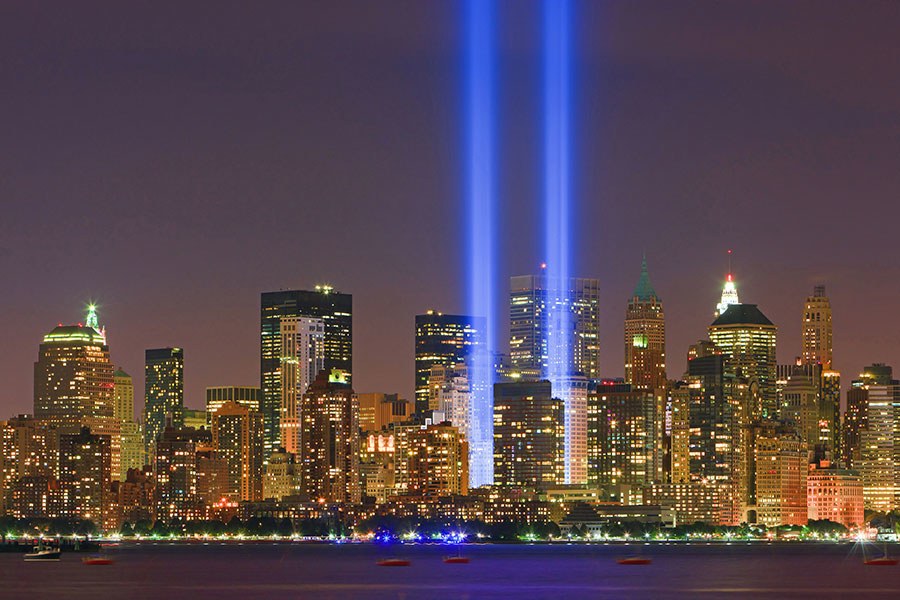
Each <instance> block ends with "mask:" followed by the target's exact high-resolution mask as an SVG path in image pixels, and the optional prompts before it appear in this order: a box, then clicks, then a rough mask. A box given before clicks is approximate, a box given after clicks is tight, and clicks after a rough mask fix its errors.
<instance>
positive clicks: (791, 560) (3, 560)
mask: <svg viewBox="0 0 900 600" xmlns="http://www.w3.org/2000/svg"><path fill="white" fill-rule="evenodd" d="M462 551H463V554H464V555H466V556H469V557H471V559H472V562H471V563H470V564H466V565H447V564H444V563H443V562H442V561H441V557H442V556H444V555H446V554H448V553H452V552H453V550H452V549H450V550H448V548H447V547H446V546H436V545H435V546H431V545H418V546H412V545H410V546H405V545H404V546H392V547H391V548H390V549H389V550H388V549H385V548H384V547H380V546H373V545H370V544H305V545H304V544H273V543H245V544H236V543H229V544H221V543H218V542H212V543H210V544H208V545H203V544H191V545H187V544H183V545H173V544H167V543H142V544H127V545H123V546H120V547H119V548H116V549H114V550H112V551H111V552H110V554H111V555H112V556H113V557H114V558H116V564H114V565H112V566H108V567H103V566H98V567H89V566H84V565H82V564H81V555H78V554H73V553H69V554H64V555H63V560H62V561H60V562H59V563H47V564H43V563H24V562H23V561H22V557H21V555H16V554H0V598H4V599H7V598H10V599H12V598H75V599H78V598H91V599H93V600H101V599H103V600H105V599H110V598H128V599H129V600H139V599H143V598H154V599H160V598H161V599H163V600H173V599H177V598H192V599H198V598H217V599H229V598H316V599H327V598H401V599H414V598H428V599H443V598H448V599H449V598H453V599H480V598H553V599H554V600H561V599H563V598H565V599H566V600H569V599H572V598H654V599H655V598H681V597H687V598H720V597H729V598H733V597H735V595H737V596H742V597H745V598H785V597H791V598H826V597H827V598H841V597H884V598H896V597H900V566H896V567H870V566H865V565H863V564H862V553H861V550H860V548H859V546H858V545H855V544H850V543H844V544H824V543H823V544H800V543H795V544H765V543H754V544H750V545H748V544H745V543H733V544H730V545H724V544H713V545H705V544H694V545H684V544H680V545H676V544H672V545H661V544H659V545H646V546H636V545H631V546H624V545H603V544H597V545H553V546H548V545H524V544H522V545H477V546H474V545H469V546H464V547H463V549H462ZM636 551H639V552H640V553H642V554H645V555H648V556H650V557H652V558H653V564H651V565H648V566H622V565H618V564H616V562H615V558H616V557H619V556H625V555H630V554H633V553H635V552H636ZM889 552H890V553H891V554H892V555H897V554H900V547H896V546H895V547H892V548H890V549H889ZM872 553H880V552H878V551H876V550H875V549H872V550H870V554H872ZM388 556H398V557H402V558H407V559H409V560H411V561H412V565H411V566H409V567H397V568H386V567H379V566H376V565H375V561H376V560H378V559H379V558H385V557H388Z"/></svg>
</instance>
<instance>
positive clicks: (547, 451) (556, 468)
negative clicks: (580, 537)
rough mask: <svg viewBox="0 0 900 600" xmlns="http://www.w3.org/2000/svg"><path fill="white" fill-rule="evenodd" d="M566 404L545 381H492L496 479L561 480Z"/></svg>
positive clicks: (517, 482)
mask: <svg viewBox="0 0 900 600" xmlns="http://www.w3.org/2000/svg"><path fill="white" fill-rule="evenodd" d="M564 410H565V408H564V405H563V401H562V400H560V399H559V398H554V397H553V395H552V393H551V387H550V382H549V381H546V380H544V381H524V382H517V383H496V384H494V482H495V484H496V485H501V486H508V487H518V488H526V489H542V488H547V487H553V486H556V485H559V484H562V483H565V428H564Z"/></svg>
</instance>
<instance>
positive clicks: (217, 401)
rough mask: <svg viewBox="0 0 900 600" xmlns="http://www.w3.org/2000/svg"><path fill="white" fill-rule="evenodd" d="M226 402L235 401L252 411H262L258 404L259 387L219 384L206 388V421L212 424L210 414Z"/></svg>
mask: <svg viewBox="0 0 900 600" xmlns="http://www.w3.org/2000/svg"><path fill="white" fill-rule="evenodd" d="M226 402H236V403H238V404H240V405H241V406H246V407H247V408H249V409H250V410H252V411H253V412H262V411H261V408H260V405H259V388H258V387H254V386H250V385H220V386H216V387H208V388H206V423H207V425H211V424H212V415H213V413H215V412H216V410H218V408H219V407H220V406H222V405H223V404H225V403H226Z"/></svg>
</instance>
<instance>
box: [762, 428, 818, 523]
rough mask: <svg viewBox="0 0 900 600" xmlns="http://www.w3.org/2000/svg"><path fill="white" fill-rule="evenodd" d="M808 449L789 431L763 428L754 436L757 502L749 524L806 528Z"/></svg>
mask: <svg viewBox="0 0 900 600" xmlns="http://www.w3.org/2000/svg"><path fill="white" fill-rule="evenodd" d="M807 450H808V449H807V446H806V442H805V441H804V440H803V439H802V437H801V436H800V435H799V434H798V433H796V431H794V430H793V429H791V428H785V427H781V426H776V425H766V426H764V427H762V428H760V430H759V432H758V433H757V434H756V436H755V446H754V452H755V455H756V456H755V483H756V485H755V490H756V498H755V500H756V502H755V504H753V505H751V506H750V507H749V508H748V512H749V514H748V519H747V520H748V521H749V522H751V523H761V524H763V525H766V526H768V527H774V526H777V525H806V522H807V519H808V517H807V505H806V493H807V481H806V478H807V472H808V470H809V469H808V464H809V461H808V459H807V456H808V455H807Z"/></svg>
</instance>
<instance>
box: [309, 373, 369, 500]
mask: <svg viewBox="0 0 900 600" xmlns="http://www.w3.org/2000/svg"><path fill="white" fill-rule="evenodd" d="M300 417H301V427H300V431H301V439H300V454H299V456H298V458H299V461H300V472H301V486H302V487H301V489H302V491H303V493H305V494H307V495H309V497H310V498H314V499H320V498H321V499H324V501H325V502H351V503H355V502H359V501H360V497H361V493H360V479H359V402H358V399H357V397H356V394H354V393H353V389H352V388H351V387H350V383H349V382H348V381H347V380H346V379H345V378H344V377H343V374H342V373H341V372H340V371H338V370H336V369H335V370H333V371H332V372H331V373H325V372H324V371H322V372H321V373H319V375H318V377H316V380H315V381H314V382H313V384H312V385H311V386H309V388H308V389H307V390H306V393H305V394H303V397H302V400H301V405H300Z"/></svg>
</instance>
